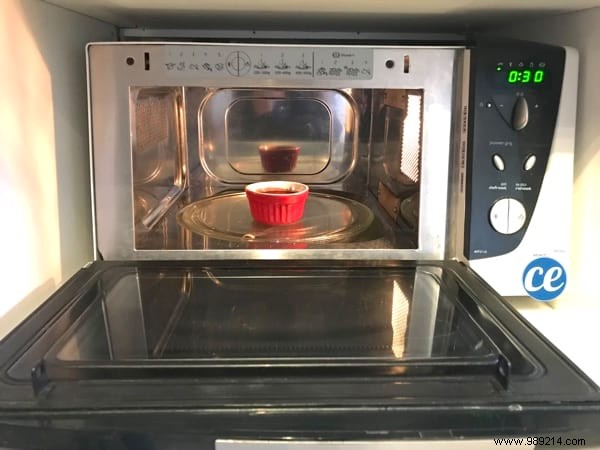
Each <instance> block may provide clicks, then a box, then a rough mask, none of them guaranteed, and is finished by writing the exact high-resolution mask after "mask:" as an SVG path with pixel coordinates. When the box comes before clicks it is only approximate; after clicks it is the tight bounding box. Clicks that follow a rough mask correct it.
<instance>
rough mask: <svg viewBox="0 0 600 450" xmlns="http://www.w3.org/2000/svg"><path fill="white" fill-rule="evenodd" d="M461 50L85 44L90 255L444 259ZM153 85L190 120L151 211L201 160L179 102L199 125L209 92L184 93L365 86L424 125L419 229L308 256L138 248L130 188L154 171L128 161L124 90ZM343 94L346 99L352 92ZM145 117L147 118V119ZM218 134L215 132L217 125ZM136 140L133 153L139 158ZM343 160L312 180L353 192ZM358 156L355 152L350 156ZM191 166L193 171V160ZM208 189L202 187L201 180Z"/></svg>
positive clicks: (174, 195)
mask: <svg viewBox="0 0 600 450" xmlns="http://www.w3.org/2000/svg"><path fill="white" fill-rule="evenodd" d="M464 54H465V50H464V49H460V48H439V47H436V48H433V47H432V48H426V47H403V48H400V47H375V48H374V47H358V46H355V47H353V46H347V47H339V46H311V47H305V46H291V45H288V46H279V45H260V46H256V45H240V44H236V45H223V44H220V45H212V44H177V45H174V44H143V43H139V44H114V43H111V44H91V45H90V46H89V47H88V71H89V96H90V116H91V133H92V137H91V152H92V155H91V159H92V161H93V178H94V182H93V184H94V186H93V195H94V215H95V217H94V219H95V237H96V239H95V242H96V250H97V254H99V255H102V257H103V258H105V259H338V258H339V259H435V260H440V259H443V257H444V252H445V248H446V227H447V222H448V221H447V216H448V204H447V202H448V184H449V156H450V151H451V126H452V111H453V101H454V98H455V96H456V92H457V90H459V89H460V88H462V86H463V80H462V79H460V80H457V78H458V77H457V75H456V71H455V65H457V64H458V63H459V62H460V63H461V66H462V58H463V56H464ZM320 69H323V70H320ZM155 86H160V87H162V89H163V91H164V92H161V93H159V98H160V99H163V100H161V101H164V102H170V103H168V105H171V106H169V107H171V108H172V110H173V111H174V112H173V114H175V115H177V114H179V115H181V116H186V114H187V116H186V117H185V118H184V126H185V129H183V130H179V131H180V132H181V133H180V136H181V139H180V140H175V141H173V143H172V145H171V147H172V148H173V149H175V150H174V151H173V159H177V158H180V160H181V161H183V163H182V164H183V166H182V167H183V170H180V171H174V172H173V174H172V175H171V178H172V179H173V180H174V181H173V182H172V184H171V185H170V186H167V187H166V188H165V193H164V196H163V197H161V199H160V200H159V201H158V202H157V207H158V208H159V209H158V210H159V212H160V208H162V209H163V210H167V209H168V208H171V207H172V206H173V205H174V204H175V203H176V202H177V201H178V199H180V196H181V194H182V192H183V191H184V190H185V189H186V188H187V187H189V185H188V184H186V183H189V178H190V174H189V173H187V170H188V169H189V166H187V165H186V164H187V163H188V161H187V159H188V158H190V159H194V158H195V159H196V160H197V159H198V158H199V156H198V152H197V151H196V148H191V147H195V146H196V145H200V143H201V139H199V137H198V136H194V133H196V134H197V133H198V127H200V126H201V124H198V123H192V121H191V118H190V116H191V117H194V118H195V117H197V116H198V114H197V113H195V112H194V111H192V112H190V110H189V109H188V110H187V111H184V110H183V109H185V108H186V107H185V106H181V105H186V104H187V103H186V102H190V104H191V103H193V102H194V101H197V102H199V104H198V105H197V107H198V111H200V113H199V114H200V116H199V117H202V116H201V111H202V107H203V104H201V102H202V101H210V100H202V99H205V98H209V97H208V96H207V97H202V99H201V100H197V99H194V98H192V97H193V95H192V94H194V95H195V93H198V92H200V91H201V90H212V91H217V92H218V90H219V89H222V88H227V89H229V90H235V89H238V91H240V90H247V89H252V90H253V91H254V92H258V93H260V89H273V88H281V89H288V88H289V89H296V90H313V91H315V92H317V91H323V92H326V90H331V91H332V92H334V91H333V90H336V91H335V92H340V91H344V92H352V91H357V90H369V89H370V90H373V92H375V90H379V92H385V90H390V91H393V90H396V92H397V91H399V90H404V92H413V91H414V92H420V93H421V94H420V95H421V97H420V99H419V101H420V102H421V103H422V104H421V105H420V108H421V111H422V120H423V124H422V134H421V135H420V142H419V145H420V148H421V155H420V158H421V159H420V161H419V167H420V168H421V169H422V170H421V171H420V172H421V173H420V174H419V176H420V182H419V185H418V193H417V194H418V198H419V202H420V206H419V207H418V209H417V210H416V212H415V215H416V217H415V222H418V224H419V226H418V236H417V238H416V244H415V246H414V247H413V248H411V247H409V246H405V247H403V246H400V245H395V244H393V243H392V244H390V243H386V244H385V245H379V246H377V245H370V244H366V245H354V246H352V245H346V246H343V245H342V246H340V245H337V246H332V247H329V248H310V249H297V248H285V247H283V248H243V249H240V248H236V249H228V248H214V247H204V248H202V249H199V248H196V247H186V246H185V237H184V238H182V242H181V243H180V244H178V246H177V245H176V246H172V247H169V246H165V247H164V248H163V249H155V248H151V249H142V247H141V246H140V245H139V242H136V235H135V226H134V224H135V223H136V214H137V213H138V211H136V207H137V206H138V205H137V203H135V202H136V200H135V199H134V195H133V193H134V187H135V185H136V180H138V179H142V178H143V177H144V176H145V175H146V171H147V170H152V167H145V166H143V165H140V164H137V165H136V166H135V167H134V165H133V162H132V133H134V132H136V130H137V128H136V127H133V126H132V125H131V122H130V117H131V111H132V110H131V108H130V102H131V98H132V97H131V95H132V94H131V93H132V92H134V91H135V92H138V93H140V95H145V94H146V93H145V92H144V89H145V87H147V89H150V88H152V87H155ZM147 89H146V90H147ZM233 92H234V91H233ZM217 95H218V94H217ZM253 95H259V94H253ZM196 97H198V96H196ZM198 98H200V97H198ZM212 98H213V99H214V98H215V96H214V95H213V96H212ZM348 98H349V99H350V100H348V101H350V103H352V102H353V100H352V97H351V95H350V96H349V97H348ZM217 100H218V99H217ZM269 101H271V102H272V100H269ZM320 101H321V103H322V104H323V105H324V106H323V108H322V109H323V110H327V109H331V108H330V107H329V106H328V102H330V103H331V102H338V103H339V101H341V100H337V99H335V98H332V99H331V100H327V99H325V100H320ZM344 101H346V100H344ZM227 113H228V114H230V116H231V117H235V114H236V110H235V108H229V109H228V110H227ZM148 117H149V119H148V120H152V116H148ZM332 117H334V116H332ZM348 117H349V118H350V119H348V120H353V119H352V117H353V116H348ZM385 120H386V124H387V123H388V122H389V123H393V120H394V117H389V118H388V117H386V118H385ZM334 122H335V121H333V120H332V123H334ZM162 126H163V125H161V127H162ZM226 127H227V121H225V122H223V126H222V128H223V129H226ZM215 129H218V124H217V125H216V126H215ZM165 130H166V129H163V128H160V127H159V128H156V129H155V130H154V131H155V133H158V134H160V133H161V132H163V131H165ZM340 130H341V129H340ZM334 132H336V133H338V134H339V132H337V131H335V130H334ZM386 135H387V129H386ZM165 136H166V134H165ZM393 138H394V137H393V136H392V138H391V139H393ZM357 139H358V138H357V137H356V136H354V135H352V134H347V137H346V141H345V142H346V143H347V145H351V144H352V142H354V141H355V140H357ZM142 144H143V140H142ZM142 144H140V145H141V147H140V148H142V150H143V149H144V145H142ZM359 150H360V151H361V152H364V153H365V154H368V153H369V152H371V151H372V148H371V144H369V143H366V144H364V145H363V147H362V148H361V147H359ZM348 153H350V154H351V152H349V151H347V150H345V149H344V148H343V147H340V149H337V148H336V147H332V149H331V155H333V156H332V158H333V159H332V160H333V161H334V162H335V164H334V165H330V166H326V165H324V166H323V168H322V171H320V172H319V170H321V169H318V168H317V169H314V168H313V169H307V170H309V172H307V173H308V174H309V175H307V176H313V177H316V178H315V179H316V180H317V182H318V181H319V179H318V177H317V176H316V175H311V173H315V174H325V175H322V178H321V179H325V180H327V181H328V183H329V185H330V187H332V188H334V189H338V190H342V191H352V190H353V189H355V188H354V187H353V186H351V184H352V183H354V181H353V180H354V178H352V177H351V176H348V175H347V174H348V173H350V172H351V171H352V169H353V168H354V166H353V163H352V161H348V160H346V159H344V158H345V156H344V155H345V154H348ZM361 155H362V153H359V154H358V156H357V157H356V158H355V160H356V159H360V157H361ZM200 157H202V155H201V154H200ZM194 162H196V163H197V161H194ZM189 163H190V165H191V164H192V161H190V162H189ZM218 163H219V162H218V161H217V162H216V163H215V164H214V166H210V167H208V166H207V165H206V164H204V165H205V169H206V172H207V173H208V172H210V171H211V170H212V171H216V172H217V173H216V174H214V173H213V178H219V177H220V179H221V180H222V181H223V182H225V183H227V182H229V181H230V178H228V177H230V176H231V174H232V173H233V174H234V175H236V174H239V173H241V174H242V175H243V177H246V179H248V180H251V179H252V177H253V176H254V175H253V174H254V172H253V169H252V167H251V166H247V167H246V168H243V167H242V169H239V170H237V171H232V170H231V168H227V171H221V172H219V170H221V169H219V167H222V166H223V165H221V166H219V164H218ZM315 167H316V166H315ZM234 169H235V168H234ZM310 170H313V172H310ZM186 177H187V178H186ZM327 177H329V178H327ZM336 177H337V178H336ZM338 178H339V180H338ZM309 181H310V180H309ZM206 186H207V187H209V184H208V183H207V184H206ZM375 189H376V188H375ZM138 209H139V208H138ZM156 210H157V209H154V210H153V211H156ZM144 219H145V221H144V224H145V225H147V226H149V227H152V226H155V225H156V223H157V222H158V219H160V217H159V214H158V213H156V214H155V215H153V214H151V213H150V214H146V215H145V216H144ZM158 226H160V224H159V225H158Z"/></svg>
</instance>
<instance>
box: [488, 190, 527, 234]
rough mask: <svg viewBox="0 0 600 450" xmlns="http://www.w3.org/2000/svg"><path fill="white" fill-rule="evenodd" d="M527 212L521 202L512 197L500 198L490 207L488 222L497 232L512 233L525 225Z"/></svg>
mask: <svg viewBox="0 0 600 450" xmlns="http://www.w3.org/2000/svg"><path fill="white" fill-rule="evenodd" d="M526 220H527V212H526V211H525V207H524V206H523V203H521V202H520V201H519V200H517V199H514V198H502V199H500V200H498V201H497V202H496V203H494V204H493V205H492V207H491V209H490V224H491V225H492V227H493V228H494V230H496V231H497V232H498V233H501V234H514V233H516V232H517V231H519V230H520V229H521V228H523V226H524V225H525V221H526Z"/></svg>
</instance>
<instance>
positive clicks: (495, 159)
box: [492, 153, 504, 172]
mask: <svg viewBox="0 0 600 450" xmlns="http://www.w3.org/2000/svg"><path fill="white" fill-rule="evenodd" d="M492 163H493V164H494V167H495V168H496V169H497V170H498V171H500V172H504V159H503V158H502V156H500V155H499V154H498V153H496V154H495V155H494V156H492Z"/></svg>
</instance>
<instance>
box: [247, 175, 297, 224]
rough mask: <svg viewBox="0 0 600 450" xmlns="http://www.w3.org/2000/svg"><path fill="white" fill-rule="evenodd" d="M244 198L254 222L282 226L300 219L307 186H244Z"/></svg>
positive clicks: (272, 183) (267, 183) (281, 183)
mask: <svg viewBox="0 0 600 450" xmlns="http://www.w3.org/2000/svg"><path fill="white" fill-rule="evenodd" d="M246 197H247V198H248V203H249V204H250V213H251V214H252V217H253V218H254V220H256V221H257V222H261V223H265V224H267V225H284V224H287V223H293V222H297V221H298V220H300V219H301V218H302V215H303V214H304V205H305V204H306V199H307V198H308V186H306V185H305V184H302V183H296V182H293V181H263V182H260V183H253V184H250V185H248V186H246Z"/></svg>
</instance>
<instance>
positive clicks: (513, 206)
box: [507, 198, 527, 234]
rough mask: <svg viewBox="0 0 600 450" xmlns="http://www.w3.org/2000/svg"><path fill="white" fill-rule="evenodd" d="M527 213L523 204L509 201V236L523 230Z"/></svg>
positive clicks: (512, 200)
mask: <svg viewBox="0 0 600 450" xmlns="http://www.w3.org/2000/svg"><path fill="white" fill-rule="evenodd" d="M526 218H527V213H526V212H525V207H524V206H523V203H521V202H520V201H519V200H516V199H514V198H511V199H509V200H508V228H507V231H508V234H513V233H516V232H517V231H519V230H520V229H521V228H523V225H525V219H526Z"/></svg>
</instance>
